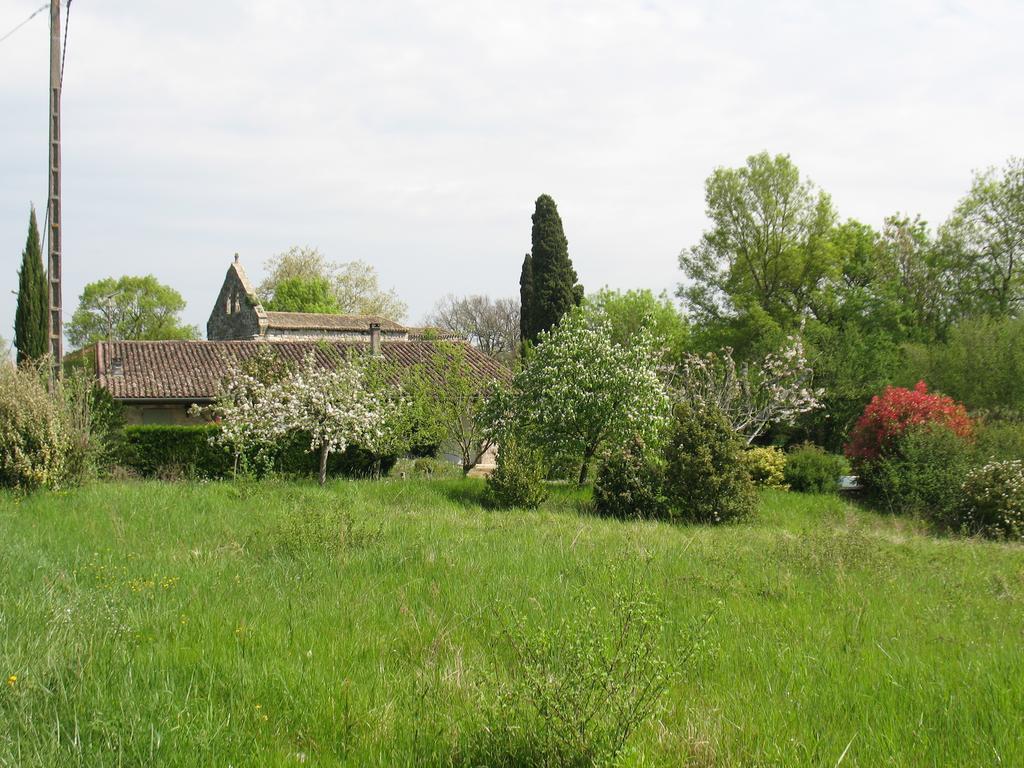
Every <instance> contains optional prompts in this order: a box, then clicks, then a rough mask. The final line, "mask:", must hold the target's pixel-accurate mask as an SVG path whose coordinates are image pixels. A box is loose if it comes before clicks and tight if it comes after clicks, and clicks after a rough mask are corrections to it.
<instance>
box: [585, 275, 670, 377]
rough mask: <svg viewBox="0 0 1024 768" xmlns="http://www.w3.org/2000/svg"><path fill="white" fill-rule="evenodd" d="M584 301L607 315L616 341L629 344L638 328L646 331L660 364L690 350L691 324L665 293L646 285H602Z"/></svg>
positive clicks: (668, 362) (668, 361)
mask: <svg viewBox="0 0 1024 768" xmlns="http://www.w3.org/2000/svg"><path fill="white" fill-rule="evenodd" d="M586 303H587V305H588V306H590V307H593V308H594V309H596V310H598V311H600V312H603V313H604V315H605V316H606V317H607V318H608V321H609V323H610V324H611V330H612V341H614V342H615V343H616V344H621V345H623V346H629V345H630V344H631V343H632V340H633V338H634V337H635V336H636V335H637V334H638V333H639V332H640V331H646V332H647V334H648V335H649V336H650V337H651V340H652V346H653V352H654V353H655V355H657V358H658V360H659V362H661V363H662V364H663V365H674V364H677V363H679V362H681V361H682V359H683V357H684V356H685V354H686V353H687V351H688V350H689V346H690V325H689V323H688V322H687V320H686V318H685V317H684V316H683V315H682V313H680V311H679V309H678V308H677V307H676V306H675V305H674V304H673V303H672V300H671V299H670V298H669V296H668V294H667V293H662V294H660V295H657V296H655V294H654V292H653V291H650V290H648V289H643V290H631V291H613V290H611V289H610V288H602V289H601V290H600V291H598V292H597V293H595V294H591V295H590V296H588V297H587V300H586Z"/></svg>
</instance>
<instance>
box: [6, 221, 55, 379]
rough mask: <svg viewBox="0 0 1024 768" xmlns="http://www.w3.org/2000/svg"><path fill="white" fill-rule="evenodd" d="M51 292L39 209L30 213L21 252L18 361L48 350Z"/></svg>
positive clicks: (16, 324)
mask: <svg viewBox="0 0 1024 768" xmlns="http://www.w3.org/2000/svg"><path fill="white" fill-rule="evenodd" d="M49 301H50V300H49V295H48V293H47V290H46V270H45V269H44V268H43V254H42V249H41V247H40V244H39V227H38V226H37V224H36V209H35V208H34V207H33V208H31V209H30V211H29V214H28V237H27V239H26V241H25V250H24V251H22V253H21V269H20V270H19V271H18V308H17V310H16V312H15V315H14V348H15V349H16V350H17V351H18V362H19V363H22V362H25V361H27V360H38V359H39V358H41V357H42V356H43V355H45V354H46V353H47V352H48V351H49V350H48V347H49V325H48V323H47V317H46V315H47V312H49V306H48V305H49Z"/></svg>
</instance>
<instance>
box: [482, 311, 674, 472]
mask: <svg viewBox="0 0 1024 768" xmlns="http://www.w3.org/2000/svg"><path fill="white" fill-rule="evenodd" d="M657 357H658V356H657V355H656V353H655V351H654V346H653V342H652V340H651V337H650V336H649V334H647V332H646V331H641V332H639V333H637V334H636V336H634V337H633V338H632V339H631V340H630V346H629V347H625V346H623V345H621V344H616V343H614V342H613V341H612V328H611V323H610V322H609V320H608V317H607V316H606V315H605V314H604V312H603V311H601V310H599V309H593V308H591V309H584V308H576V309H573V310H571V311H570V312H569V313H568V314H566V315H565V316H564V317H563V318H562V320H561V322H560V323H559V324H558V325H557V326H555V327H554V328H553V329H552V330H551V331H550V332H549V333H542V334H541V335H540V338H539V340H538V344H537V346H536V347H535V350H534V354H533V356H532V358H531V359H530V360H529V361H527V363H526V366H525V367H524V368H523V370H522V371H520V373H519V374H517V375H516V377H515V378H514V380H513V382H512V387H511V390H510V391H509V392H508V393H507V396H504V397H501V398H500V400H501V402H502V405H503V407H504V408H506V413H505V414H504V417H503V418H504V420H505V423H504V425H503V427H504V428H505V429H512V430H516V431H518V430H522V431H523V432H524V435H523V436H524V437H525V438H526V439H527V440H529V441H531V442H533V443H534V444H535V445H536V446H537V447H538V448H540V449H542V450H543V451H544V452H545V453H546V454H548V455H569V456H575V457H578V458H579V459H580V461H581V465H580V472H579V482H580V484H581V485H582V484H583V483H585V482H586V481H587V469H588V466H589V463H590V461H591V459H593V458H594V456H596V455H597V453H598V451H599V450H600V449H601V448H602V446H604V445H606V444H608V443H625V442H626V441H627V440H629V439H630V438H632V437H633V436H640V437H642V438H644V439H645V440H647V441H649V442H650V441H653V440H655V439H656V437H657V433H658V432H659V430H660V429H661V428H662V426H663V425H664V424H665V422H666V419H667V415H668V408H669V399H668V395H667V393H666V391H665V388H664V386H663V384H662V382H661V380H660V379H659V377H658V373H657V370H656V363H657Z"/></svg>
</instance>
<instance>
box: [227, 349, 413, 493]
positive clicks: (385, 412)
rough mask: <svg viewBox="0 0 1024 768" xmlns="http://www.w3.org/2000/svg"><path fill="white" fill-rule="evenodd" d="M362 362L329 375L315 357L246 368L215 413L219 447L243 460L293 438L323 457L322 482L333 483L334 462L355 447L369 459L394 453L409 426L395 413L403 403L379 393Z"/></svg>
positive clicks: (339, 365) (341, 364)
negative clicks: (402, 428)
mask: <svg viewBox="0 0 1024 768" xmlns="http://www.w3.org/2000/svg"><path fill="white" fill-rule="evenodd" d="M366 366H367V363H366V362H365V361H362V360H355V359H353V360H338V361H335V363H334V364H332V365H330V366H327V367H324V366H322V365H320V364H319V363H318V362H317V360H316V358H315V356H314V355H312V354H310V355H309V356H307V357H306V359H305V360H304V361H303V363H302V365H300V366H297V367H295V368H284V369H276V368H271V369H269V373H270V375H267V374H268V369H266V368H264V370H263V371H262V375H261V372H260V371H257V370H252V369H248V368H246V367H238V368H237V369H236V370H234V371H232V373H231V376H230V377H229V379H228V381H227V382H226V383H225V386H224V388H223V389H222V391H221V393H220V395H219V396H218V398H217V401H216V403H215V404H214V405H213V406H212V408H210V409H209V411H210V413H211V415H213V416H214V417H215V418H216V419H217V420H218V422H219V424H220V430H219V431H218V432H217V435H216V439H217V440H218V441H219V442H220V443H221V444H223V445H224V446H226V447H228V448H229V449H231V450H232V451H233V452H234V454H235V456H236V461H237V459H238V458H239V457H240V456H242V455H243V454H245V453H247V452H250V451H253V450H256V451H261V450H262V451H268V450H269V449H271V448H272V447H273V446H275V445H277V444H279V443H280V442H281V441H282V440H283V439H284V438H286V437H287V436H289V435H296V434H300V435H303V436H307V437H308V439H309V450H310V451H311V452H315V453H317V454H318V455H319V459H320V469H319V481H320V484H321V485H323V484H324V483H325V482H326V480H327V460H328V458H330V455H331V454H332V453H335V452H337V453H341V452H343V451H344V450H345V449H346V448H347V447H348V446H349V445H359V446H360V447H362V448H365V449H366V450H369V451H378V450H381V449H382V448H391V447H393V445H394V442H395V441H394V435H393V434H392V432H391V430H392V429H394V428H395V426H397V425H399V424H401V423H402V420H401V418H400V415H399V414H397V413H395V412H394V411H396V410H398V409H400V408H401V407H402V400H401V398H400V397H395V396H391V394H390V393H385V392H382V391H381V390H380V389H378V388H377V387H375V386H372V384H371V382H370V381H369V379H368V375H367V368H366Z"/></svg>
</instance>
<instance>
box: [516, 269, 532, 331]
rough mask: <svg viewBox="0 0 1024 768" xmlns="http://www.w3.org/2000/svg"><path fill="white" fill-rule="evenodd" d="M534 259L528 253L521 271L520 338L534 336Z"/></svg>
mask: <svg viewBox="0 0 1024 768" xmlns="http://www.w3.org/2000/svg"><path fill="white" fill-rule="evenodd" d="M533 302H534V297H533V259H532V258H530V254H526V257H525V258H524V259H523V270H522V272H520V273H519V338H520V339H521V340H523V341H525V340H527V339H530V338H533V322H532V318H533Z"/></svg>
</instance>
